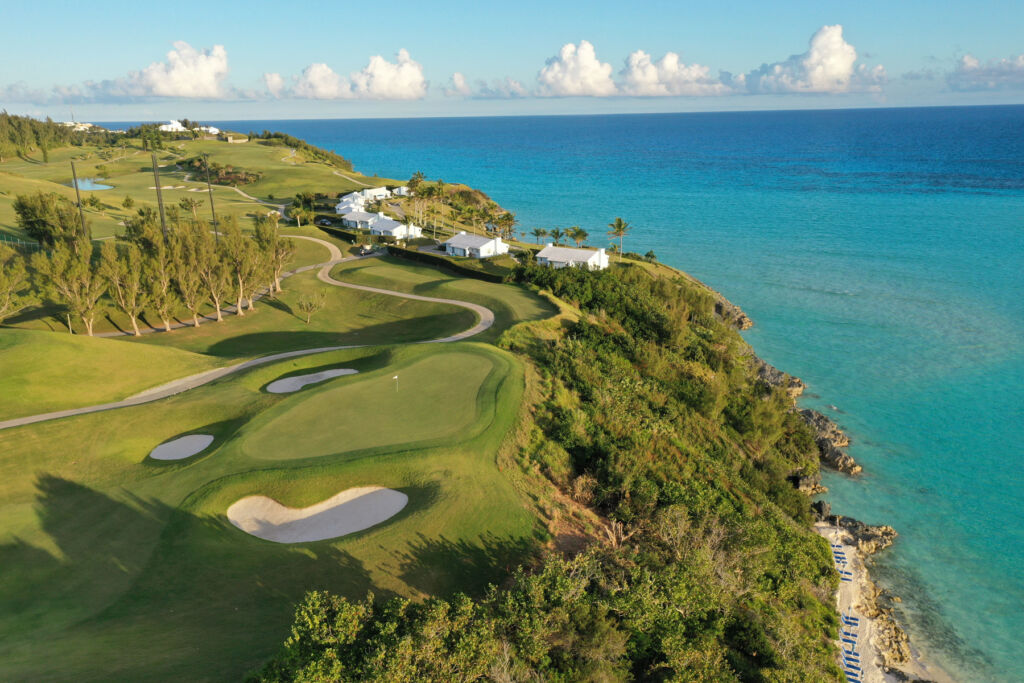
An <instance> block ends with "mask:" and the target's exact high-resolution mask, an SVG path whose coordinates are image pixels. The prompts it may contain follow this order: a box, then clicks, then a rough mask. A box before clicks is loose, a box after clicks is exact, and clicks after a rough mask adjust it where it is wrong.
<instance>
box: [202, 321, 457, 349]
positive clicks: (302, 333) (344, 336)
mask: <svg viewBox="0 0 1024 683" xmlns="http://www.w3.org/2000/svg"><path fill="white" fill-rule="evenodd" d="M472 325H473V323H472V313H470V312H468V311H457V312H453V313H446V314H439V315H428V316H422V317H418V318H410V319H408V320H396V321H393V322H387V323H378V324H375V325H367V326H365V327H360V328H358V329H355V330H351V331H345V332H321V331H317V330H297V331H291V332H283V331H276V332H254V333H251V334H240V335H237V336H234V337H229V338H227V339H223V340H221V341H218V342H216V343H215V344H212V345H211V346H210V347H209V348H208V349H206V351H205V353H207V354H209V355H213V356H227V357H234V356H242V355H248V354H256V353H259V354H262V353H273V352H279V351H291V350H296V349H302V348H310V349H312V348H318V347H322V346H343V345H345V346H348V345H353V346H355V345H359V346H376V345H380V344H405V343H410V342H419V341H429V340H431V339H439V338H441V337H446V336H449V335H452V334H455V333H457V332H461V331H463V330H466V329H469V328H470V327H472Z"/></svg>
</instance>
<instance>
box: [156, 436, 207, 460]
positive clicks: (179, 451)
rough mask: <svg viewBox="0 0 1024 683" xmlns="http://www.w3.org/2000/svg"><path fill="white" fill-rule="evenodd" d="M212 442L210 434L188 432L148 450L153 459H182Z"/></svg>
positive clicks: (200, 451)
mask: <svg viewBox="0 0 1024 683" xmlns="http://www.w3.org/2000/svg"><path fill="white" fill-rule="evenodd" d="M211 443H213V435H212V434H188V435H186V436H179V437H178V438H177V439H171V440H170V441H165V442H163V443H162V444H160V445H159V446H157V447H156V448H154V449H153V450H151V451H150V452H149V457H151V458H153V459H154V460H184V459H185V458H190V457H192V456H193V455H195V454H196V453H202V452H203V451H205V450H206V449H207V448H208V447H209V445H210V444H211Z"/></svg>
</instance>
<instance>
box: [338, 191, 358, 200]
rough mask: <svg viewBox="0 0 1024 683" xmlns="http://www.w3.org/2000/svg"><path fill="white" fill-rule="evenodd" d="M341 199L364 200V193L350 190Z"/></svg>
mask: <svg viewBox="0 0 1024 683" xmlns="http://www.w3.org/2000/svg"><path fill="white" fill-rule="evenodd" d="M341 201H343V202H347V201H360V202H361V201H363V195H361V194H360V193H358V192H349V193H348V194H347V195H345V196H344V197H342V198H341Z"/></svg>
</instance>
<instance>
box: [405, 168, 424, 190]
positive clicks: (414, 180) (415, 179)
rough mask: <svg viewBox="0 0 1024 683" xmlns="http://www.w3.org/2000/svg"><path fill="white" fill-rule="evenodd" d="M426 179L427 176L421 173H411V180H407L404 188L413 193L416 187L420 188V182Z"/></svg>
mask: <svg viewBox="0 0 1024 683" xmlns="http://www.w3.org/2000/svg"><path fill="white" fill-rule="evenodd" d="M426 179H427V176H425V175H424V174H423V171H416V172H415V173H413V174H412V177H411V178H409V182H408V183H407V184H406V186H407V187H408V188H409V189H410V190H412V191H413V192H415V191H416V188H417V187H419V186H420V184H421V183H422V182H423V181H424V180H426Z"/></svg>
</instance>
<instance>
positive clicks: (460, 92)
mask: <svg viewBox="0 0 1024 683" xmlns="http://www.w3.org/2000/svg"><path fill="white" fill-rule="evenodd" d="M471 92H472V90H471V89H470V87H469V83H467V82H466V77H465V76H463V75H462V74H461V73H460V72H458V71H456V72H455V73H453V74H452V78H451V80H450V81H449V82H448V87H446V88H445V89H444V94H445V97H456V96H461V97H468V96H469V94H470V93H471Z"/></svg>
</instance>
